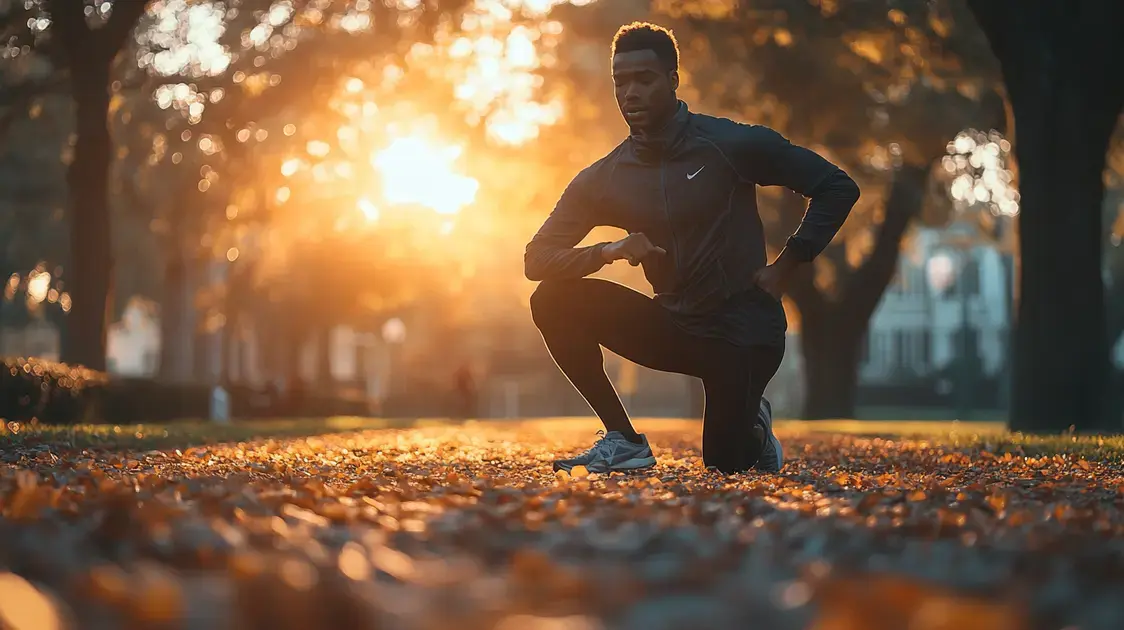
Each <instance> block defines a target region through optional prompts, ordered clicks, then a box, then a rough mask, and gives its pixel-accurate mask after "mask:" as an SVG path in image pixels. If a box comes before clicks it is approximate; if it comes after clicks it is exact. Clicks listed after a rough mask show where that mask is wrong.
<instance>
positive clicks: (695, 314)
mask: <svg viewBox="0 0 1124 630" xmlns="http://www.w3.org/2000/svg"><path fill="white" fill-rule="evenodd" d="M611 52H612V78H613V83H614V85H615V91H616V99H617V105H618V106H619V108H620V112H621V114H622V115H623V116H624V119H625V121H626V122H627V123H628V126H629V130H630V133H629V136H628V137H627V138H626V139H625V140H624V141H623V142H621V143H620V144H619V145H618V146H617V147H616V148H615V149H613V151H611V152H610V153H609V154H608V155H606V156H605V157H604V158H602V159H600V160H598V161H597V162H595V163H594V164H592V165H591V166H589V167H587V168H586V169H584V170H583V171H582V172H580V173H579V174H578V175H577V176H576V177H575V178H574V179H573V181H571V182H570V184H569V185H568V186H567V187H566V190H565V191H564V192H563V193H562V196H561V198H560V199H559V201H558V203H557V205H556V206H555V208H554V210H553V211H552V212H551V214H550V216H549V217H548V218H547V219H546V221H545V222H544V223H543V225H542V227H541V228H539V230H538V232H537V233H536V234H535V235H534V237H533V238H532V239H531V241H530V243H528V244H527V247H526V253H525V256H524V265H525V273H526V276H527V278H528V279H529V280H532V281H537V282H539V283H540V284H539V286H538V287H537V288H536V290H535V292H534V294H533V295H532V296H531V315H532V318H533V319H534V322H535V325H536V326H537V327H538V329H539V331H540V333H541V334H542V337H543V340H544V342H545V344H546V347H547V349H548V351H549V352H550V354H551V356H552V357H553V359H554V361H555V363H557V365H558V367H559V369H561V370H562V372H563V373H564V374H565V375H566V377H567V378H569V380H570V382H571V383H572V384H573V385H574V387H575V388H576V389H577V390H578V392H580V393H581V395H582V396H583V397H584V398H585V400H586V402H587V403H589V405H590V407H591V408H592V409H593V411H594V412H595V413H596V414H597V415H598V417H599V418H600V419H601V421H602V423H603V424H604V427H605V430H604V431H599V432H598V434H599V439H598V440H597V441H596V442H595V443H594V444H593V446H592V447H591V448H589V449H588V450H586V451H585V452H583V453H580V454H578V455H577V456H575V457H573V458H569V459H561V460H558V461H556V462H554V468H555V470H566V471H569V470H571V469H572V468H573V467H574V466H578V465H581V466H585V467H586V468H587V469H588V470H589V471H591V472H602V473H604V472H609V471H613V470H637V469H643V468H647V467H650V466H653V465H655V462H656V459H655V456H654V454H653V453H652V449H651V447H650V446H649V444H648V439H647V438H646V437H645V436H644V435H642V434H638V433H637V432H636V430H635V429H634V428H633V426H632V423H631V422H630V420H629V417H628V414H627V413H626V412H625V409H624V406H623V405H622V404H621V401H620V397H619V396H618V395H617V392H616V391H615V390H614V389H613V385H612V382H611V381H610V380H609V378H608V376H607V375H606V373H605V369H604V364H603V355H602V350H601V348H602V346H603V347H605V348H608V349H610V350H612V351H613V352H615V353H616V354H618V355H620V356H622V357H624V358H625V359H627V360H630V361H633V362H635V363H637V364H639V365H643V366H645V367H648V368H651V369H654V370H660V371H664V372H675V373H680V374H686V375H690V376H694V377H697V378H699V379H701V380H702V382H703V388H704V391H705V396H706V405H705V412H704V416H703V436H702V442H703V460H704V463H705V464H706V466H708V467H714V468H717V469H718V470H719V471H722V472H724V473H737V472H743V471H747V470H750V469H753V468H756V469H757V470H760V471H764V472H777V471H779V470H780V469H781V467H782V465H783V462H784V458H783V453H782V450H781V444H780V441H779V440H777V438H776V436H775V435H773V430H772V409H771V406H770V404H769V402H768V401H767V400H765V399H764V397H763V393H764V390H765V386H766V385H767V384H768V383H769V381H770V379H772V377H773V375H774V374H775V373H776V371H777V368H778V367H779V365H780V362H781V358H782V357H783V356H784V344H785V331H786V329H787V322H786V320H785V314H784V309H783V308H782V306H781V300H780V298H781V294H782V293H783V290H784V287H785V283H786V281H787V280H788V278H789V277H790V276H791V274H792V273H793V272H794V271H795V270H796V269H797V268H798V267H800V266H802V265H805V264H808V263H810V262H811V261H812V260H813V259H814V258H815V257H816V256H818V255H819V254H820V252H822V251H823V249H824V248H825V247H826V246H827V245H828V243H829V242H830V241H831V239H832V238H833V237H834V236H835V234H836V233H837V232H838V231H839V229H840V227H842V225H843V222H844V220H846V218H847V216H848V214H849V213H850V211H851V208H852V207H853V206H854V205H855V203H856V202H857V201H858V198H859V188H858V186H857V185H856V184H855V182H854V180H852V179H851V178H850V177H849V176H848V175H847V174H846V173H845V172H843V170H841V169H840V168H839V167H837V166H835V165H834V164H832V163H830V162H828V161H827V160H826V159H824V158H823V157H821V156H820V155H818V154H816V153H814V152H813V151H810V150H808V149H806V148H803V147H799V146H796V145H793V144H791V143H789V141H788V140H786V139H785V138H784V137H783V136H781V135H780V134H779V133H777V132H776V131H773V130H772V129H769V128H768V127H764V126H760V125H748V124H742V123H738V122H734V121H731V120H727V119H722V118H715V117H712V116H707V115H704V114H699V113H695V112H692V111H691V110H690V109H689V108H688V106H687V104H686V103H684V102H683V101H681V100H679V98H678V96H677V95H676V90H677V89H678V87H679V48H678V44H677V43H676V41H675V36H674V35H673V34H672V32H671V31H669V30H667V29H665V28H663V27H660V26H657V25H654V24H648V23H633V24H629V25H627V26H623V27H621V29H620V30H619V31H618V32H617V34H616V36H615V37H614V38H613V43H612V51H611ZM759 185H760V186H784V187H786V188H789V189H791V190H793V191H796V192H798V193H800V194H802V195H803V196H805V197H807V198H809V199H810V200H811V201H810V203H809V205H808V208H807V211H806V212H805V214H804V217H803V220H802V222H801V224H800V226H799V228H798V229H797V230H796V233H795V234H793V236H792V237H791V238H790V239H789V240H788V242H787V244H786V246H785V248H784V249H783V251H781V253H780V254H779V255H778V257H777V258H776V260H774V261H773V262H772V263H771V264H767V261H766V252H765V239H764V234H763V229H762V225H761V218H760V215H759V214H758V210H757V188H756V187H757V186H759ZM599 226H613V227H618V228H621V229H623V230H625V231H627V232H628V236H626V237H624V238H623V239H621V240H619V241H616V242H612V243H608V242H606V243H598V244H595V245H592V246H589V247H576V246H577V245H578V243H580V242H581V241H582V239H584V238H585V237H586V236H587V235H588V234H589V232H590V231H591V230H592V229H593V228H595V227H599ZM618 260H626V261H628V263H629V264H631V265H633V266H636V265H642V267H643V270H644V275H645V277H646V278H647V280H648V281H649V282H650V283H651V284H652V288H653V289H654V292H655V299H650V298H648V297H647V296H645V295H643V294H642V293H639V292H637V291H634V290H632V289H630V288H628V287H626V286H624V285H621V284H617V283H614V282H610V281H607V280H602V279H596V278H587V277H586V276H589V275H590V274H593V273H595V272H597V271H598V270H600V269H601V268H602V267H604V266H605V265H607V264H611V263H613V262H615V261H618Z"/></svg>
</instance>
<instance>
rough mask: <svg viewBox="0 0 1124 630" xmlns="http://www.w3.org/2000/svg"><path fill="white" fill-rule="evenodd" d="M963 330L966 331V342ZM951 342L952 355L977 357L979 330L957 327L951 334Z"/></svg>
mask: <svg viewBox="0 0 1124 630" xmlns="http://www.w3.org/2000/svg"><path fill="white" fill-rule="evenodd" d="M965 332H967V333H968V339H967V343H965V339H964V333H965ZM952 343H953V347H952V352H953V356H956V357H959V356H965V355H966V356H968V357H978V356H979V355H980V345H979V344H980V331H978V330H976V329H975V328H969V329H968V330H967V331H965V330H964V329H962V328H958V329H957V330H956V332H954V333H953V334H952Z"/></svg>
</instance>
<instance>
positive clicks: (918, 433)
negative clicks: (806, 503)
mask: <svg viewBox="0 0 1124 630" xmlns="http://www.w3.org/2000/svg"><path fill="white" fill-rule="evenodd" d="M481 422H483V423H484V424H491V423H497V424H502V423H511V422H514V421H511V420H489V421H481ZM523 422H524V423H527V424H529V425H542V426H550V425H551V424H554V423H564V424H572V423H587V424H589V425H590V430H591V431H593V430H595V429H596V423H595V422H594V421H593V419H592V418H552V419H530V420H526V421H523ZM637 422H638V424H639V425H657V426H658V425H666V424H667V423H677V422H678V423H687V424H692V423H697V421H694V420H673V419H641V420H638V421H637ZM461 423H462V421H457V420H449V419H439V418H435V419H413V420H410V419H396V420H390V419H384V418H360V417H332V418H295V419H294V418H291V419H276V420H253V421H236V422H232V423H229V424H216V423H212V422H207V421H200V420H191V421H184V422H177V423H170V424H137V425H75V426H50V425H22V426H20V425H16V424H14V423H8V424H7V425H3V424H0V451H3V450H5V449H6V448H8V447H16V448H27V447H33V446H38V445H47V446H51V447H54V448H57V449H58V448H65V449H84V448H94V449H104V450H160V449H177V448H179V449H184V448H191V447H195V446H205V445H210V444H222V443H237V442H252V441H257V440H264V439H299V438H304V437H310V436H315V435H327V434H335V433H348V432H354V431H371V430H383V429H409V428H423V427H426V426H445V425H452V424H461ZM641 430H643V426H641ZM776 430H777V433H778V434H779V435H781V436H782V437H786V439H787V440H796V441H799V439H800V436H801V435H820V436H822V435H847V436H855V437H871V438H875V437H877V438H882V439H889V440H893V439H909V440H924V441H928V442H932V443H933V444H934V445H941V446H951V447H957V448H959V447H963V448H978V449H982V450H985V451H988V452H993V453H996V454H1003V453H1008V452H1009V453H1013V454H1016V455H1027V456H1043V455H1067V454H1068V455H1074V456H1079V457H1084V458H1087V459H1094V460H1097V461H1122V460H1124V436H1107V437H1106V436H1076V435H1070V434H1059V435H1025V434H1022V433H1011V432H1009V431H1007V430H1006V428H1005V427H1004V425H1003V424H1002V423H999V422H959V421H933V420H822V421H815V422H809V421H801V420H780V421H778V422H777V424H776Z"/></svg>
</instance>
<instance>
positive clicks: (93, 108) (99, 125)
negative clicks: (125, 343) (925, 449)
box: [46, 0, 148, 370]
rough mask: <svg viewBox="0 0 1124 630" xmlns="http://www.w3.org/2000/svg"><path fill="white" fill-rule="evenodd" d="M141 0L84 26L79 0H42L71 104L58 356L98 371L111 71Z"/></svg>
mask: <svg viewBox="0 0 1124 630" xmlns="http://www.w3.org/2000/svg"><path fill="white" fill-rule="evenodd" d="M147 6H148V2H146V1H138V2H119V3H116V4H114V5H113V7H112V9H111V11H110V16H109V18H108V19H107V20H105V23H104V24H103V25H101V26H96V27H95V26H91V24H90V19H88V17H87V16H88V13H87V7H86V5H85V4H84V3H81V2H73V1H69V2H68V1H67V0H47V3H46V8H47V12H48V14H49V15H50V19H51V21H52V22H53V23H54V27H55V29H56V30H57V32H56V33H55V35H56V36H57V37H58V39H59V42H60V43H59V45H60V46H61V47H62V50H63V56H64V58H65V60H66V63H67V66H68V68H69V71H70V90H71V96H72V97H73V98H74V106H75V143H74V159H73V161H72V162H71V163H70V167H69V169H68V172H67V188H68V192H69V201H68V204H67V208H68V211H69V214H68V218H69V220H70V221H69V224H70V225H69V227H70V249H71V255H70V263H71V264H70V269H69V273H68V274H67V275H68V277H69V279H70V285H69V286H70V293H71V297H72V299H73V301H74V306H73V307H72V308H71V311H70V317H69V319H68V322H67V328H66V334H65V335H64V338H63V339H64V340H63V348H62V353H61V354H62V359H63V361H67V362H71V363H77V364H81V365H85V366H86V367H88V368H90V369H94V370H104V369H105V367H106V363H105V350H106V325H107V322H108V319H109V317H110V310H109V309H110V308H111V307H112V301H111V300H112V290H113V289H112V278H113V259H112V249H111V242H110V216H109V188H108V183H109V167H110V164H111V163H112V162H113V143H112V141H111V138H110V133H109V102H110V77H111V70H112V67H113V63H114V60H115V59H116V58H117V55H118V54H119V53H120V52H121V50H122V49H123V48H124V47H125V44H126V42H127V38H128V37H129V35H130V34H131V33H132V31H133V27H134V26H135V25H136V23H137V21H138V20H139V19H140V17H141V15H143V14H144V11H145V8H146V7H147Z"/></svg>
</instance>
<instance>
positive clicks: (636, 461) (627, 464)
mask: <svg viewBox="0 0 1124 630" xmlns="http://www.w3.org/2000/svg"><path fill="white" fill-rule="evenodd" d="M580 465H581V464H573V465H571V464H560V463H558V462H555V463H554V471H555V472H557V471H559V470H564V471H566V472H570V471H571V470H573V469H574V466H580ZM655 465H656V458H655V456H649V457H634V458H632V459H629V460H625V461H623V462H620V463H619V464H613V465H612V466H610V467H609V468H608V469H607V470H606V469H605V468H603V467H601V466H587V467H586V469H587V470H588V471H589V472H591V473H605V472H613V471H623V470H641V469H643V468H651V467H652V466H655Z"/></svg>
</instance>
